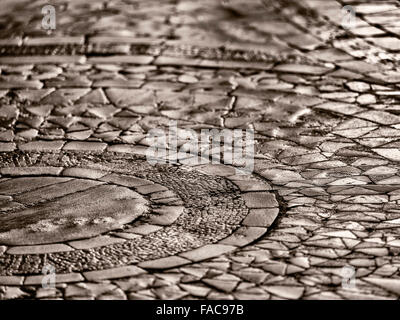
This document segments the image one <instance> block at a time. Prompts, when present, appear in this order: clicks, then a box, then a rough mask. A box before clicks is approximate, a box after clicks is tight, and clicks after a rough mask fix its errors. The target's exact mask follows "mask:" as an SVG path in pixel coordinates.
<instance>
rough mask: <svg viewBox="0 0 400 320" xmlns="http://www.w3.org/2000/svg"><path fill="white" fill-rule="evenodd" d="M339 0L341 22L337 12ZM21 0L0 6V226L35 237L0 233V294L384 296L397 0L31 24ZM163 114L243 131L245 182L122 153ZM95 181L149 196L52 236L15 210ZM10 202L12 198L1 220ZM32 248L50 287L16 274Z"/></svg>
mask: <svg viewBox="0 0 400 320" xmlns="http://www.w3.org/2000/svg"><path fill="white" fill-rule="evenodd" d="M21 2H23V1H21ZM25 2H28V1H25ZM345 4H346V5H351V6H353V7H354V8H355V10H356V12H357V19H358V23H357V25H356V27H355V28H350V29H344V28H342V26H341V22H342V15H343V12H342V11H341V8H342V7H343V5H345ZM41 6H42V2H41V1H29V5H26V4H24V3H21V4H20V5H19V6H18V10H14V11H11V10H8V9H6V8H4V11H3V10H2V12H1V16H2V19H3V20H4V21H7V26H8V27H7V28H4V29H3V30H2V31H0V38H1V39H0V52H1V58H0V63H1V66H0V70H1V74H0V75H1V79H0V101H1V104H0V105H1V107H0V153H1V157H0V174H1V175H2V176H1V177H0V191H1V192H0V211H1V213H2V214H1V219H2V223H1V228H3V229H2V234H3V233H4V232H6V233H7V232H12V231H10V230H11V227H12V225H13V224H17V225H18V226H19V227H20V228H25V229H23V230H25V231H24V232H23V236H21V235H22V234H18V236H13V237H10V235H7V236H6V238H7V237H8V239H9V240H10V239H11V238H12V239H14V241H17V240H15V239H17V238H18V239H19V240H18V242H21V243H22V242H24V241H31V242H32V241H33V239H36V241H37V240H38V239H42V240H43V239H44V238H43V234H52V233H51V232H53V234H52V236H51V237H48V238H47V239H48V242H49V244H47V245H40V246H19V247H16V246H13V245H12V243H11V242H7V241H6V240H4V241H3V240H2V241H3V242H2V241H0V244H1V245H2V246H1V247H0V266H1V267H0V270H1V277H0V285H2V287H1V289H0V299H21V298H37V299H46V298H62V299H195V298H201V299H251V300H253V299H371V298H372V299H398V298H399V296H400V291H399V286H400V285H399V281H400V275H399V268H400V260H399V258H398V256H399V248H400V231H399V230H400V229H399V225H400V223H399V221H400V220H399V219H400V213H399V208H398V206H399V200H400V197H399V192H400V191H399V190H400V177H399V168H398V162H399V160H400V153H399V151H398V150H399V146H400V142H399V141H398V140H399V137H400V131H399V129H400V116H399V108H398V105H399V103H398V99H399V96H400V94H399V87H398V86H399V83H400V72H399V66H398V61H399V50H400V45H399V43H400V40H399V39H400V29H399V28H398V26H397V24H398V23H397V21H398V18H399V17H398V9H399V4H398V3H397V2H388V1H386V2H382V1H369V2H368V3H364V2H360V1H336V0H324V1H323V5H322V2H321V1H301V2H299V1H297V2H296V1H286V0H282V1H274V0H263V1H256V0H254V1H253V0H251V1H246V3H245V4H244V3H243V2H240V1H223V2H218V1H206V2H204V3H203V2H202V3H201V4H199V3H197V2H195V1H192V0H179V1H174V2H170V1H164V2H160V1H158V0H150V1H143V2H135V3H131V2H122V1H120V0H113V1H111V2H110V3H109V4H108V8H107V10H106V9H105V8H103V7H99V5H98V4H97V3H94V2H89V3H86V4H85V6H84V7H82V6H78V5H74V4H73V2H72V1H71V2H69V1H65V4H63V6H62V7H61V8H60V10H61V11H60V12H59V14H60V16H62V17H63V19H58V20H57V28H56V29H55V30H53V31H52V32H51V34H48V33H47V31H46V30H42V29H39V28H32V26H36V25H37V26H40V22H41V19H42V16H41V15H40V9H41ZM154 8H157V10H155V9H154ZM15 12H18V14H16V13H15ZM138 12H140V15H138V14H137V13H138ZM82 15H84V16H86V15H88V16H90V17H91V19H82ZM21 16H23V17H24V23H21V20H20V19H21V18H20V17H21ZM238 17H240V19H238ZM10 30H12V32H11V33H10ZM82 30H85V34H82ZM227 39H229V41H226V40H227ZM88 44H90V45H88ZM170 119H175V120H177V121H178V126H179V128H181V129H189V128H190V129H194V130H196V132H198V133H199V132H200V130H201V129H210V128H216V129H253V130H254V133H255V143H254V146H255V163H254V175H253V176H254V177H257V179H258V182H254V183H252V182H249V181H246V180H245V179H243V180H240V179H235V178H232V179H231V180H229V178H230V177H231V176H233V175H235V170H234V168H233V167H225V166H221V164H213V165H206V166H204V167H202V168H200V167H199V168H197V169H198V170H200V171H196V167H193V168H191V169H190V170H189V169H187V170H186V169H183V168H177V167H178V166H175V165H169V164H165V165H164V167H163V169H159V167H150V165H149V166H143V165H142V164H141V163H140V161H137V158H136V157H134V156H133V155H134V154H141V155H142V156H144V155H145V151H146V148H147V147H148V146H149V141H148V139H146V134H147V133H148V132H149V131H150V130H151V129H153V128H163V129H166V128H167V126H168V123H169V120H170ZM181 143H182V142H181ZM106 151H107V152H109V155H108V156H107V157H103V156H102V154H103V153H104V152H106ZM114 152H115V153H114ZM126 154H129V155H130V156H132V157H131V158H129V157H128V156H127V157H126V158H124V157H125V155H126ZM188 157H189V156H188ZM189 158H190V157H189ZM189 160H190V159H187V163H188V164H190V161H189ZM219 162H221V161H219ZM127 163H130V165H128V164H127ZM182 163H183V162H182ZM234 165H235V164H234ZM236 165H237V164H236ZM19 179H22V180H19ZM238 180H240V181H241V182H238V183H236V182H235V181H238ZM16 181H19V182H20V183H17V182H16ZM21 182H22V183H21ZM59 184H60V185H61V184H63V185H65V188H58V187H57V186H58V185H59ZM88 185H94V187H93V188H94V189H91V188H89V189H85V187H86V186H88ZM116 185H118V187H113V186H116ZM264 186H268V187H267V188H264ZM95 188H103V189H104V190H103V191H104V192H103V193H97V192H90V190H95ZM110 188H111V189H112V188H118V190H125V189H120V188H127V189H128V190H130V191H131V192H134V193H136V192H137V193H139V194H141V195H140V198H143V199H146V201H148V202H149V204H148V206H149V208H150V209H151V213H150V212H144V213H143V214H142V215H140V217H139V218H138V220H140V221H136V220H134V221H133V222H132V221H131V222H132V223H131V224H124V225H123V226H121V227H120V228H119V229H114V228H112V230H110V233H109V234H106V235H103V236H105V237H106V238H103V237H100V238H96V239H95V240H93V238H89V239H80V240H79V241H83V242H80V247H81V248H88V249H77V248H73V247H72V246H69V245H68V244H66V243H62V242H60V243H55V242H54V243H53V242H52V241H58V240H62V239H61V238H62V234H64V235H65V234H66V233H62V234H61V235H60V234H56V232H55V231H54V230H53V231H51V229H52V226H53V225H54V223H53V224H51V223H47V222H46V219H47V218H46V219H43V217H42V216H40V214H38V215H34V214H33V212H34V211H35V208H36V209H37V208H46V207H47V208H50V205H51V202H52V201H53V204H54V203H56V204H57V203H59V204H62V201H63V200H62V199H65V198H67V199H69V198H68V197H74V196H76V194H83V195H84V194H85V192H87V198H86V199H87V200H88V201H87V203H81V202H79V205H80V206H81V209H82V208H83V209H84V208H87V207H88V206H89V207H90V203H91V201H93V200H95V199H96V197H98V198H97V199H98V201H99V203H101V202H102V198H101V194H102V195H103V196H104V197H106V196H109V195H111V194H112V192H108V191H110ZM39 189H40V190H43V191H45V192H35V190H39ZM85 190H86V191H85ZM87 190H89V191H87ZM106 191H107V192H106ZM69 192H70V193H69ZM131 192H128V193H129V194H131ZM29 194H30V196H29ZM57 195H60V196H61V198H60V202H58V201H54V199H58V198H57ZM89 200H90V201H89ZM124 201H126V200H124ZM69 203H70V201H68V202H67V203H65V202H64V203H63V204H64V206H59V207H57V208H55V207H53V209H52V210H51V212H55V214H56V215H62V214H63V212H64V213H65V212H67V211H68V209H66V208H67V205H68V204H69ZM71 203H72V202H71ZM104 205H105V206H106V204H104ZM278 205H279V210H278V207H277V206H278ZM168 207H170V208H168ZM182 207H184V208H185V209H184V210H182V209H181V208H182ZM178 208H179V209H178ZM150 209H149V210H150ZM152 210H154V212H153V211H152ZM36 211H39V210H36ZM278 211H279V214H278ZM21 212H22V213H25V214H26V213H29V212H31V213H32V214H31V215H29V214H28V215H27V217H29V219H28V218H27V219H25V221H24V222H23V223H21V221H20V222H18V223H17V221H19V220H18V217H16V220H15V221H14V222H11V220H10V219H9V218H10V216H12V215H13V214H14V215H17V213H21ZM75 213H76V214H78V212H77V210H70V212H69V213H68V215H67V216H69V215H71V214H75ZM48 214H50V211H48ZM111 214H112V213H111ZM79 215H80V216H84V214H83V213H82V212H79ZM107 215H108V214H107ZM188 216H190V217H193V219H188ZM7 217H8V218H7ZM205 217H206V218H205ZM67 218H68V217H67ZM49 219H50V220H51V219H55V218H54V217H53V218H49ZM197 219H200V220H197ZM202 219H205V220H202ZM53 222H54V221H53ZM76 222H77V225H74V227H71V230H72V229H74V228H75V229H79V228H80V227H79V220H78V221H76ZM59 223H60V225H61V226H62V227H65V224H64V223H65V221H64V220H62V219H59ZM100 224H107V221H102V222H100ZM29 226H34V228H33V229H34V230H39V234H40V237H39V236H37V233H36V236H35V232H34V231H32V230H31V231H30V232H29V233H26V228H27V227H29ZM57 226H58V225H57ZM243 226H245V229H242V231H246V230H247V231H249V232H241V233H238V235H241V236H240V237H238V236H232V234H234V232H235V231H238V230H241V228H243ZM53 227H54V226H53ZM7 228H8V229H7ZM264 228H268V231H267V232H266V233H263V232H260V230H262V231H264ZM12 230H14V229H13V228H12ZM15 230H18V229H15ZM252 230H253V232H252ZM14 232H17V231H14ZM36 232H38V231H36ZM82 232H83V231H82ZM258 232H260V234H259V236H260V238H257V237H256V238H254V239H253V237H255V236H256V235H257V234H258ZM95 236H98V234H96V235H95ZM57 237H58V238H57ZM229 237H230V238H229ZM6 238H4V237H3V238H0V239H6ZM56 238H57V239H58V240H56ZM29 239H31V240H29ZM104 239H106V241H104ZM110 239H111V240H112V241H109V240H110ZM115 239H116V240H115ZM119 239H123V241H122V240H119ZM223 239H227V240H226V241H227V243H226V244H225V245H224V244H222V243H219V241H220V240H221V241H223ZM243 239H245V242H242V241H243ZM36 241H34V242H36ZM169 241H170V242H169ZM6 242H7V243H6ZM46 242H47V241H46ZM32 243H33V242H32ZM82 244H83V245H82ZM242 244H243V247H242ZM165 248H172V249H168V250H165ZM160 252H162V253H160ZM44 258H45V260H44ZM203 259H206V260H203ZM44 261H47V262H50V263H51V264H54V265H55V266H56V267H57V272H59V273H60V278H59V280H60V281H61V282H60V288H58V287H57V289H56V290H48V289H44V288H41V287H40V284H36V283H38V279H39V278H29V276H32V277H37V276H38V274H40V271H41V269H42V267H43V263H44ZM76 261H80V262H79V263H77V262H76ZM137 263H139V266H140V269H136V268H137V267H136V265H135V264H137ZM344 266H347V267H351V268H352V269H351V270H353V271H354V277H355V280H356V283H355V285H356V287H355V289H348V288H346V287H344V286H342V280H343V269H342V268H343V267H344ZM142 268H143V269H142ZM165 268H166V270H164V269H165ZM81 273H83V274H84V275H85V277H84V278H83V276H82V274H81ZM27 274H29V276H28V277H27V278H25V279H24V276H25V275H27ZM33 274H36V275H33ZM71 274H72V275H74V276H70V275H71ZM63 277H65V278H63ZM104 279H110V280H109V282H105V283H103V282H100V283H97V282H99V281H103V280H104ZM22 281H25V284H26V286H25V285H24V284H23V282H22ZM62 281H64V283H63V282H62ZM75 281H77V283H71V282H75ZM28 283H30V284H29V285H28Z"/></svg>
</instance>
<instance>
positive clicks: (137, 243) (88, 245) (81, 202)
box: [0, 147, 278, 275]
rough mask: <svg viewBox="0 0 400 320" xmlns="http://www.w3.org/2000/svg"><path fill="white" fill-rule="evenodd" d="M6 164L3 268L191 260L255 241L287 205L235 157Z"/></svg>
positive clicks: (0, 184) (81, 158) (1, 184)
mask: <svg viewBox="0 0 400 320" xmlns="http://www.w3.org/2000/svg"><path fill="white" fill-rule="evenodd" d="M110 148H112V147H110ZM182 162H184V161H182ZM15 164H20V165H17V166H16V165H15ZM1 166H2V169H1V171H0V172H1V174H2V177H3V178H2V180H1V181H0V195H1V199H2V203H1V204H2V207H1V212H2V215H1V216H0V221H1V227H0V244H1V245H6V246H7V248H8V249H7V252H6V254H4V255H2V256H0V266H1V267H0V272H1V274H3V275H11V274H13V275H20V274H27V273H29V274H40V273H41V270H42V268H43V267H44V265H45V264H51V265H53V266H54V267H55V268H56V271H57V273H60V274H65V273H76V272H90V271H96V270H103V269H110V268H115V267H121V266H127V265H133V264H139V266H141V267H144V268H146V267H150V268H165V267H171V266H176V265H180V264H185V263H189V262H191V261H198V260H202V259H205V258H208V257H210V256H213V255H215V254H220V253H221V252H229V251H232V250H234V249H235V248H237V247H238V246H243V245H245V244H248V243H250V242H252V241H253V240H255V239H256V238H258V237H260V236H261V235H262V234H264V233H265V232H266V230H267V227H268V226H269V224H270V223H271V222H272V221H273V219H274V217H275V216H276V214H277V212H278V210H277V208H276V207H277V205H278V204H277V202H276V200H275V196H274V195H273V194H272V193H269V192H268V190H269V189H270V187H269V186H268V184H266V183H265V182H263V181H261V180H259V179H257V178H256V177H253V176H249V175H247V176H245V175H237V174H236V171H235V168H234V167H230V166H226V165H212V164H206V165H199V166H194V167H193V166H192V167H191V166H187V165H183V164H181V163H177V164H156V165H151V164H149V163H148V162H146V159H145V158H144V157H143V156H140V155H137V154H132V153H121V152H119V153H115V152H109V151H105V152H97V153H89V152H74V151H59V152H42V153H39V152H20V151H18V152H9V153H5V154H3V155H2V157H1ZM37 175H40V177H38V176H37Z"/></svg>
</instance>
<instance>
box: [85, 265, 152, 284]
mask: <svg viewBox="0 0 400 320" xmlns="http://www.w3.org/2000/svg"><path fill="white" fill-rule="evenodd" d="M142 273H145V271H144V270H143V269H140V268H138V267H135V266H125V267H119V268H113V269H105V270H99V271H88V272H84V273H83V276H84V277H85V278H86V279H87V280H89V281H101V280H105V279H117V278H125V277H131V276H135V275H138V274H142Z"/></svg>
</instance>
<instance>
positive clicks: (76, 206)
mask: <svg viewBox="0 0 400 320" xmlns="http://www.w3.org/2000/svg"><path fill="white" fill-rule="evenodd" d="M0 194H1V195H3V205H2V207H3V210H4V209H6V208H8V210H4V211H3V210H2V211H3V214H1V215H0V242H1V243H4V244H9V245H32V244H45V243H52V242H63V241H67V240H73V239H79V238H87V237H92V236H95V235H97V234H100V233H103V232H106V231H110V230H113V229H116V228H120V227H121V226H123V225H124V224H126V223H129V222H131V221H133V220H135V219H136V218H137V217H139V216H140V215H141V214H143V213H144V212H145V211H146V210H147V206H146V200H145V199H144V198H143V197H142V196H141V195H139V194H138V193H136V192H135V191H132V190H130V189H128V188H125V187H121V186H116V185H105V183H104V182H99V181H93V180H88V179H74V178H61V177H41V178H39V177H37V178H36V177H32V178H16V179H10V180H6V181H3V182H0ZM7 200H8V201H7ZM10 204H11V206H10Z"/></svg>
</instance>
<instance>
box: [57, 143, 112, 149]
mask: <svg viewBox="0 0 400 320" xmlns="http://www.w3.org/2000/svg"><path fill="white" fill-rule="evenodd" d="M106 147H107V144H105V143H101V142H75V141H74V142H67V143H66V144H65V145H64V147H63V149H64V150H77V151H104V150H105V149H106Z"/></svg>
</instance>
